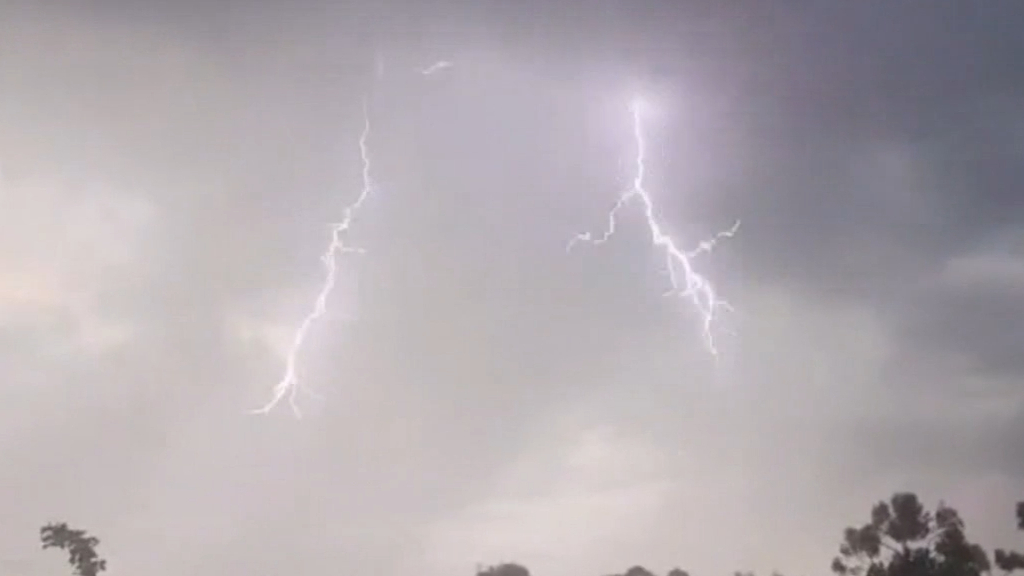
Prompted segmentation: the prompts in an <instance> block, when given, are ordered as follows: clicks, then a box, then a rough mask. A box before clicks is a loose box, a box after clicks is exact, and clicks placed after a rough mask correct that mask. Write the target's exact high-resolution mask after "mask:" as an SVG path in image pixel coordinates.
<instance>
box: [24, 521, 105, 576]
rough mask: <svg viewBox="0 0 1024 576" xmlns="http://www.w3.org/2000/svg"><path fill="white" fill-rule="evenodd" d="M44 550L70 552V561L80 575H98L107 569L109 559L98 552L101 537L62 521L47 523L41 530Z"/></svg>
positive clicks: (40, 534)
mask: <svg viewBox="0 0 1024 576" xmlns="http://www.w3.org/2000/svg"><path fill="white" fill-rule="evenodd" d="M39 537H40V539H41V540H42V542H43V550H46V549H47V548H59V549H61V550H66V551H67V553H68V563H69V564H71V565H72V566H73V567H74V569H75V574H77V575H78V576H97V575H98V574H99V573H100V572H103V571H104V570H106V569H107V561H106V560H104V559H102V558H100V557H99V554H97V553H96V547H97V546H99V543H100V541H99V539H98V538H96V537H94V536H89V535H88V534H86V532H85V530H73V529H71V528H68V525H67V524H65V523H63V522H61V523H59V524H47V525H46V526H43V527H42V528H41V529H40V530H39Z"/></svg>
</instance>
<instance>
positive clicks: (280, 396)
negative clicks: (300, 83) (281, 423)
mask: <svg viewBox="0 0 1024 576" xmlns="http://www.w3.org/2000/svg"><path fill="white" fill-rule="evenodd" d="M369 137H370V115H369V110H368V108H367V104H366V102H365V101H364V102H363V131H362V133H361V134H360V136H359V153H360V157H361V158H362V166H363V171H362V182H363V187H362V190H360V192H359V196H358V197H357V198H356V200H355V202H353V203H351V204H349V205H348V207H346V208H345V211H344V212H343V213H342V218H341V221H339V222H337V223H335V224H332V225H331V241H330V243H329V244H328V245H327V250H326V251H325V252H324V254H323V255H322V256H321V257H320V260H321V261H322V262H323V264H324V268H325V269H326V271H327V275H326V278H325V279H324V283H323V285H322V286H321V288H320V292H319V293H318V294H317V296H316V300H315V301H314V304H313V310H312V311H311V312H310V313H309V314H308V315H307V316H306V317H305V318H304V319H303V320H302V323H301V324H299V328H298V330H297V331H296V332H295V337H294V338H293V339H292V343H291V346H290V347H289V349H288V354H287V357H286V358H285V370H284V376H283V377H282V378H281V380H280V381H279V382H278V383H277V385H276V386H274V389H273V395H272V396H271V399H270V401H269V402H267V403H266V404H264V405H263V407H261V408H259V409H256V410H252V411H250V413H251V414H267V413H269V412H270V411H271V410H273V409H274V407H276V406H277V405H278V404H280V403H281V401H282V400H284V399H285V398H287V399H288V404H289V405H290V406H291V408H292V411H293V412H295V416H296V417H301V416H302V413H301V412H300V411H299V407H298V404H296V397H297V395H298V393H299V390H300V389H301V387H300V385H299V379H298V375H297V373H296V366H297V363H298V356H299V353H300V352H301V351H302V345H303V343H304V342H305V340H306V336H307V335H308V334H309V330H310V328H311V327H312V326H313V323H314V322H316V320H317V319H319V318H320V317H321V316H323V315H324V314H325V313H326V312H327V299H328V298H329V297H330V295H331V292H332V291H333V290H334V285H335V282H336V281H337V274H338V263H337V258H338V256H340V255H341V254H345V253H357V254H361V253H362V252H363V250H362V249H360V248H353V247H351V246H347V245H346V244H345V240H344V238H343V237H344V236H345V233H346V232H348V230H349V228H350V227H351V225H352V221H353V219H354V218H355V216H356V213H357V212H358V211H359V208H360V207H362V205H363V202H365V201H366V198H367V197H369V195H370V193H371V192H372V191H373V181H372V180H371V179H370V152H369V148H368V146H367V140H368V139H369ZM304 390H306V391H307V393H312V392H310V391H309V390H308V389H304Z"/></svg>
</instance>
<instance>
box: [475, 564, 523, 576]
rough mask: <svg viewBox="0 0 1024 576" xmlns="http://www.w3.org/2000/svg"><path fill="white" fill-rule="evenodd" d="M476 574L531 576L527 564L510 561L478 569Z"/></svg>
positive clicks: (482, 575)
mask: <svg viewBox="0 0 1024 576" xmlns="http://www.w3.org/2000/svg"><path fill="white" fill-rule="evenodd" d="M476 576H530V571H529V570H527V569H526V567H525V566H521V565H519V564H515V563H512V562H508V563H505V564H498V565H497V566H490V567H488V568H484V569H482V570H477V572H476Z"/></svg>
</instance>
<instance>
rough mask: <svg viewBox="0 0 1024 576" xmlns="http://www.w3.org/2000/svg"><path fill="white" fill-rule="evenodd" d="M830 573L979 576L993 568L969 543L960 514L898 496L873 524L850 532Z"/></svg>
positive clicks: (876, 511)
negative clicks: (930, 507) (926, 508)
mask: <svg viewBox="0 0 1024 576" xmlns="http://www.w3.org/2000/svg"><path fill="white" fill-rule="evenodd" d="M839 554H840V555H839V556H838V557H836V558H835V560H833V561H832V571H833V572H835V573H836V574H837V575H839V576H978V575H980V574H982V573H984V572H988V571H989V569H990V565H989V561H988V556H987V555H986V554H985V551H984V549H982V548H981V546H978V545H977V544H972V543H971V542H969V541H968V540H967V537H966V535H965V533H964V523H963V520H961V519H960V515H959V514H958V513H957V511H956V510H954V509H953V508H950V507H948V506H946V505H944V504H941V503H940V504H939V506H938V508H937V509H936V510H935V513H934V514H933V513H930V512H928V511H927V510H925V509H924V506H923V505H922V504H921V501H920V500H919V499H918V497H917V496H916V495H915V494H911V493H900V494H895V495H894V496H893V497H892V498H891V499H890V501H889V502H879V503H878V504H877V505H875V507H874V508H873V509H872V510H871V521H870V522H868V523H867V524H865V525H863V526H861V527H860V528H847V529H846V531H845V532H844V534H843V543H842V544H841V545H840V547H839Z"/></svg>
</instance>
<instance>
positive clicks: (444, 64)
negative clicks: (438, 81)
mask: <svg viewBox="0 0 1024 576" xmlns="http://www.w3.org/2000/svg"><path fill="white" fill-rule="evenodd" d="M454 65H455V64H453V63H451V62H449V61H447V60H438V61H437V62H434V63H433V64H431V65H430V66H427V67H425V68H420V69H419V73H420V74H422V75H424V76H430V75H431V74H436V73H437V72H440V71H441V70H444V69H446V68H451V67H452V66H454Z"/></svg>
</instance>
